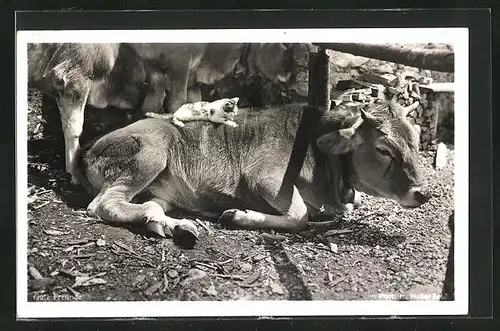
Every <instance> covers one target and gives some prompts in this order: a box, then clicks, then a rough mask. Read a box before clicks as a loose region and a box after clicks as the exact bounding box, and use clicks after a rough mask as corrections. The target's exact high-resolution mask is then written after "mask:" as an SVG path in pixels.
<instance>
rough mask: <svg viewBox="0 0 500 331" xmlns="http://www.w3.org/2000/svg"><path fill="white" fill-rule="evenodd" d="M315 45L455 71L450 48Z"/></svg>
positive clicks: (426, 67)
mask: <svg viewBox="0 0 500 331" xmlns="http://www.w3.org/2000/svg"><path fill="white" fill-rule="evenodd" d="M314 45H317V46H320V47H324V48H328V49H331V50H335V51H338V52H344V53H349V54H353V55H357V56H364V57H367V58H372V59H378V60H382V61H388V62H394V63H400V64H404V65H407V66H411V67H416V68H421V69H429V70H434V71H443V72H454V71H455V54H454V53H453V51H450V50H443V49H424V48H422V49H415V48H411V47H407V46H403V45H395V44H363V43H314Z"/></svg>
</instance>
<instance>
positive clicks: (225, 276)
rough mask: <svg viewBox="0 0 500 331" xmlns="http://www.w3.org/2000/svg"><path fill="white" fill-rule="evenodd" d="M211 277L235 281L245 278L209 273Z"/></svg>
mask: <svg viewBox="0 0 500 331" xmlns="http://www.w3.org/2000/svg"><path fill="white" fill-rule="evenodd" d="M208 275H209V276H214V277H220V278H227V279H234V280H244V279H245V277H243V276H240V275H224V274H213V273H209V274H208Z"/></svg>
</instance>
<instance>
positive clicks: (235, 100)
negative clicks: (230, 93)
mask: <svg viewBox="0 0 500 331" xmlns="http://www.w3.org/2000/svg"><path fill="white" fill-rule="evenodd" d="M231 100H233V101H234V103H235V104H238V101H240V98H239V97H234V98H232V99H231Z"/></svg>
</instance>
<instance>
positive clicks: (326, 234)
mask: <svg viewBox="0 0 500 331" xmlns="http://www.w3.org/2000/svg"><path fill="white" fill-rule="evenodd" d="M353 231H354V230H349V229H341V230H328V231H326V232H325V233H324V234H323V235H324V236H326V237H329V236H334V235H337V234H344V233H350V232H353Z"/></svg>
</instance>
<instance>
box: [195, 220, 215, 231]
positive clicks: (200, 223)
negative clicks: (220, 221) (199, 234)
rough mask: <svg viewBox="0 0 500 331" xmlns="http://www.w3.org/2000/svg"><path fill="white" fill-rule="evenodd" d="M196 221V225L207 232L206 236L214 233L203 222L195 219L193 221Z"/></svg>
mask: <svg viewBox="0 0 500 331" xmlns="http://www.w3.org/2000/svg"><path fill="white" fill-rule="evenodd" d="M194 220H195V221H196V223H198V224H199V225H201V226H202V227H203V228H204V229H205V230H207V232H208V234H212V233H214V232H213V231H212V229H210V228H209V227H208V226H207V225H206V224H205V223H204V222H202V221H201V220H200V219H199V218H195V219H194Z"/></svg>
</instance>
